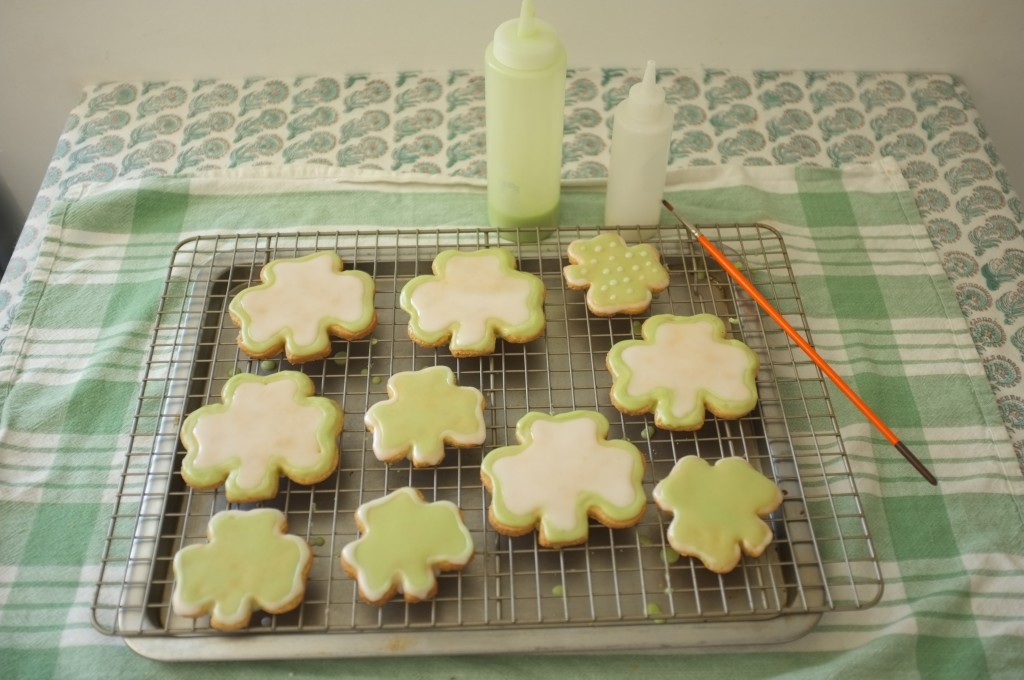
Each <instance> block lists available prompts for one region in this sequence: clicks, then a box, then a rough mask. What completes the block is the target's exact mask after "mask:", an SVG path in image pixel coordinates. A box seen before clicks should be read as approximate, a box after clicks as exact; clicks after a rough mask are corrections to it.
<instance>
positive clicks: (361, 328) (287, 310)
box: [228, 252, 377, 364]
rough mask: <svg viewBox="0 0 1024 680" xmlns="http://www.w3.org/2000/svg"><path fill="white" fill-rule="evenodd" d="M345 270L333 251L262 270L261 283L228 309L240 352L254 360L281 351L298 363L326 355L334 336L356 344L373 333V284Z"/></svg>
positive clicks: (240, 295) (365, 276)
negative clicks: (237, 328)
mask: <svg viewBox="0 0 1024 680" xmlns="http://www.w3.org/2000/svg"><path fill="white" fill-rule="evenodd" d="M343 269H344V265H343V264H342V262H341V258H340V257H338V254H337V253H333V252H318V253H313V254H312V255H307V256H305V257H299V258H294V259H280V260H273V261H271V262H268V263H267V264H266V265H264V267H263V269H262V270H260V280H261V281H262V282H263V283H261V284H259V285H256V286H250V287H248V288H245V289H243V290H241V291H240V292H239V293H238V294H237V295H235V297H234V298H232V300H231V303H230V304H229V305H228V313H229V315H230V317H231V320H232V321H233V322H234V323H235V325H237V326H239V328H240V331H239V334H238V346H239V348H240V349H241V350H242V351H243V352H245V353H246V354H247V355H249V356H251V357H253V358H254V359H267V358H269V357H272V356H276V355H277V354H278V353H280V352H281V350H282V349H283V350H284V353H285V356H286V357H287V358H288V361H290V362H291V363H293V364H298V363H303V362H306V361H312V360H314V359H322V358H324V357H326V356H327V355H328V354H330V353H331V337H332V336H333V337H338V338H343V339H345V340H358V339H359V338H363V337H366V336H367V335H369V334H370V333H371V332H373V329H374V327H376V325H377V312H376V310H375V309H374V306H373V296H374V285H373V279H371V278H370V276H369V275H368V274H367V273H365V272H361V271H356V270H351V271H343Z"/></svg>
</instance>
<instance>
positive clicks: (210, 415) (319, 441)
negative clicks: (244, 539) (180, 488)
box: [181, 371, 343, 503]
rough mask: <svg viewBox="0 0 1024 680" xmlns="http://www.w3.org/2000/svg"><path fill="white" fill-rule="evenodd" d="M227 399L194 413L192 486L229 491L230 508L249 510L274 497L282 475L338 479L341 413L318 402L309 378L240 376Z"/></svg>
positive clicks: (228, 386) (186, 470)
mask: <svg viewBox="0 0 1024 680" xmlns="http://www.w3.org/2000/svg"><path fill="white" fill-rule="evenodd" d="M222 398H223V403H220V404H208V405H206V406H202V407H200V408H198V409H196V410H195V411H193V412H192V413H191V414H190V415H189V416H188V417H187V418H186V419H185V422H184V424H183V425H182V427H181V441H182V444H184V446H185V451H186V454H185V459H184V460H183V461H182V464H181V476H182V478H183V479H184V480H185V482H186V483H187V484H188V485H189V486H191V487H193V488H196V489H212V488H214V487H217V486H220V485H221V484H224V488H225V495H226V496H227V499H228V502H230V503H249V502H253V501H259V500H264V499H267V498H273V497H274V495H275V494H276V493H277V483H278V477H279V476H280V475H282V474H283V475H285V476H287V477H288V478H289V479H291V480H292V481H294V482H298V483H300V484H316V483H317V482H320V481H323V480H324V479H326V478H327V476H328V475H330V474H331V473H332V472H334V469H335V468H336V467H337V465H338V434H339V433H340V432H341V428H342V424H343V414H342V411H341V407H340V406H338V404H337V403H336V402H334V400H332V399H328V398H326V397H314V396H313V381H312V380H310V379H309V377H307V376H306V375H305V374H304V373H299V372H298V371H282V372H280V373H275V374H273V375H267V376H260V375H252V374H249V373H241V374H239V375H235V376H232V377H231V378H230V379H228V381H227V383H225V385H224V390H223V393H222ZM225 480H227V481H226V483H225Z"/></svg>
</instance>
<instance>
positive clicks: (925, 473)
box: [661, 200, 938, 485]
mask: <svg viewBox="0 0 1024 680" xmlns="http://www.w3.org/2000/svg"><path fill="white" fill-rule="evenodd" d="M661 203H662V205H664V206H665V208H667V209H668V211H669V212H670V213H672V215H673V217H675V218H676V219H677V220H679V223H680V224H681V225H683V226H684V227H686V229H687V231H689V232H690V234H692V235H693V237H694V238H695V239H697V242H698V243H700V245H701V247H702V248H704V250H705V251H707V253H708V255H710V256H711V257H712V258H713V259H714V260H715V262H717V263H718V264H719V265H721V267H722V268H723V269H724V270H725V271H726V273H727V274H728V275H729V276H730V277H732V279H733V280H734V281H735V282H736V283H737V284H739V286H740V287H741V288H742V289H743V290H745V291H747V293H749V294H750V296H751V297H752V298H754V301H755V302H757V304H758V306H759V307H761V309H763V310H764V311H765V313H766V314H767V315H768V316H770V317H771V318H772V319H773V320H774V321H775V323H777V324H779V326H780V327H781V328H782V330H784V331H785V332H786V335H788V336H789V337H790V339H792V340H793V342H795V343H796V345H797V346H798V347H799V348H800V349H802V350H803V351H804V353H805V354H807V356H808V357H810V359H811V361H813V362H814V363H815V364H816V365H817V366H818V368H819V369H821V372H822V373H824V374H825V375H826V376H828V378H829V380H831V381H832V382H833V384H835V386H836V387H838V388H839V390H840V391H841V392H842V393H843V394H845V395H846V397H847V398H848V399H849V400H850V401H851V402H852V403H853V405H854V406H856V407H857V409H858V410H859V411H860V412H861V413H863V414H864V416H865V417H866V418H867V419H868V420H869V421H871V424H872V425H874V426H875V427H876V428H878V431H879V432H881V433H882V435H883V436H884V437H885V438H886V440H888V442H889V443H890V444H892V445H893V446H894V447H896V450H897V451H899V452H900V455H902V456H903V457H904V458H906V459H907V462H909V463H910V464H911V465H913V466H914V469H915V470H917V471H918V472H919V473H920V474H921V476H922V477H924V478H925V479H927V480H928V482H929V483H930V484H933V485H937V484H938V480H936V479H935V475H933V474H932V473H931V471H930V470H929V469H928V468H926V467H925V466H924V463H922V462H921V461H920V460H918V458H917V456H915V455H914V453H913V452H912V451H911V450H910V449H909V448H908V447H907V445H906V444H904V443H903V442H902V441H900V438H899V437H897V436H896V435H895V434H894V433H893V431H892V430H890V429H889V427H888V426H887V425H886V424H885V423H884V422H883V421H882V419H881V418H879V417H878V415H877V414H876V413H875V412H874V411H872V410H871V408H870V407H869V406H868V405H867V404H865V403H864V401H863V400H862V399H861V398H860V397H859V396H857V393H856V392H854V391H853V388H851V387H850V386H849V385H847V384H846V381H845V380H843V379H842V378H841V377H840V376H839V374H838V373H836V372H835V371H834V370H833V369H832V367H831V366H829V365H828V362H826V361H825V360H824V359H822V358H821V355H819V354H818V353H817V351H815V349H814V348H813V347H811V344H810V343H809V342H807V340H805V339H804V338H803V336H802V335H800V333H798V332H797V330H796V329H795V328H793V326H792V325H790V323H789V322H788V321H786V319H785V317H783V316H782V315H781V314H779V312H778V311H777V310H776V309H775V308H774V307H772V304H771V303H770V302H768V300H767V299H766V298H765V297H764V296H763V295H761V293H760V292H758V290H757V288H755V287H754V284H752V283H751V282H750V281H749V280H748V279H747V277H745V276H744V275H743V273H742V272H740V270H739V269H737V268H736V266H735V265H733V264H732V263H731V262H730V261H729V259H728V258H727V257H726V256H725V255H723V254H722V251H720V250H719V249H718V248H717V247H715V244H713V243H712V242H711V241H709V240H708V239H707V237H705V236H704V235H703V234H701V233H700V232H699V231H698V230H697V228H696V227H694V226H693V225H691V224H689V223H688V222H687V221H686V220H684V219H683V218H682V217H681V216H680V215H679V213H677V212H676V210H675V208H673V207H672V204H671V203H669V202H668V201H666V200H662V201H661Z"/></svg>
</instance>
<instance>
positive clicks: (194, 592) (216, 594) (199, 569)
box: [171, 508, 313, 630]
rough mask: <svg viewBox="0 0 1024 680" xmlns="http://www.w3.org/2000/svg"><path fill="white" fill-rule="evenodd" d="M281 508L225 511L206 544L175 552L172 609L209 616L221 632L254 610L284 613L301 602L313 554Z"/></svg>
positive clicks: (212, 525)
mask: <svg viewBox="0 0 1024 680" xmlns="http://www.w3.org/2000/svg"><path fill="white" fill-rule="evenodd" d="M287 528H288V527H287V524H286V521H285V517H284V515H283V514H282V513H281V511H280V510H276V509H273V508H258V509H255V510H245V511H242V510H224V511H222V512H218V513H217V514H216V515H214V516H213V518H212V519H211V520H210V523H209V525H208V527H207V538H208V542H207V543H205V544H197V545H190V546H187V547H185V548H182V549H181V550H179V551H178V552H177V553H175V555H174V561H173V562H172V570H173V573H174V589H173V591H172V593H171V608H172V609H173V611H174V613H175V614H177V615H178V616H184V617H187V618H193V619H196V618H199V617H201V616H205V615H207V614H209V615H210V625H211V626H212V627H214V628H216V629H218V630H237V629H239V628H244V627H245V626H246V625H248V623H249V619H250V618H251V617H252V612H253V610H254V609H261V610H263V611H265V612H267V613H268V614H283V613H284V612H287V611H290V610H292V609H294V608H295V607H297V606H299V603H301V602H302V599H303V597H305V593H306V578H307V576H308V574H309V570H310V567H312V566H313V552H312V550H310V548H309V545H308V544H307V543H306V542H305V541H303V540H302V539H301V538H299V537H298V536H292V535H290V534H287V533H285V532H286V531H287Z"/></svg>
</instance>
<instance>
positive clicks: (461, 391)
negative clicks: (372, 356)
mask: <svg viewBox="0 0 1024 680" xmlns="http://www.w3.org/2000/svg"><path fill="white" fill-rule="evenodd" d="M388 394H389V395H390V396H391V398H390V399H388V400H386V401H382V402H378V403H376V404H374V405H373V406H371V407H370V409H369V410H368V411H367V412H366V416H365V418H364V420H365V422H366V426H367V427H369V428H370V429H371V430H373V452H374V454H375V455H376V456H377V458H378V459H380V460H382V461H389V462H390V461H394V460H398V459H399V458H403V457H405V456H406V455H409V456H410V457H411V458H412V461H413V464H414V465H416V466H418V467H419V466H426V465H437V464H439V463H440V462H441V461H442V460H443V459H444V445H445V443H446V442H447V443H450V444H453V445H455V446H477V445H480V444H482V443H483V442H484V438H485V436H486V434H487V431H486V424H485V423H484V414H483V411H484V397H483V395H482V394H481V393H480V391H479V390H476V389H474V388H472V387H460V386H458V385H457V384H456V381H455V374H454V373H452V370H451V369H450V368H448V367H447V366H432V367H430V368H424V369H422V370H420V371H406V372H403V373H397V374H395V375H393V376H392V377H391V378H390V379H389V380H388Z"/></svg>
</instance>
